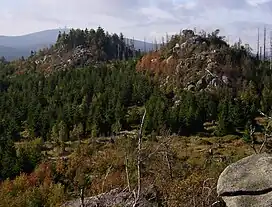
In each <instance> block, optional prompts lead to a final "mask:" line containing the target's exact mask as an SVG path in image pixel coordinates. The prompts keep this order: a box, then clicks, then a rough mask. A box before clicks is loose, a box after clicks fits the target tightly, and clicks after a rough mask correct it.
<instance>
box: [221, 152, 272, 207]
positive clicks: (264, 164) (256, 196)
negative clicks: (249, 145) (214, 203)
mask: <svg viewBox="0 0 272 207" xmlns="http://www.w3.org/2000/svg"><path fill="white" fill-rule="evenodd" d="M271 175H272V155H270V154H267V153H263V154H257V155H251V156H249V157H246V158H243V159H241V160H239V161H238V162H236V163H233V164H231V165H229V166H228V167H227V168H226V169H225V170H224V171H223V172H222V173H221V175H220V177H219V179H218V183H217V193H218V195H219V196H221V197H222V198H223V200H224V201H225V202H226V205H227V206H228V207H248V206H251V207H268V206H270V207H271V206H272V178H271Z"/></svg>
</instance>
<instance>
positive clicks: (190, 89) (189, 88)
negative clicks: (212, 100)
mask: <svg viewBox="0 0 272 207" xmlns="http://www.w3.org/2000/svg"><path fill="white" fill-rule="evenodd" d="M194 89H195V86H194V85H192V84H191V85H189V86H188V87H187V90H188V91H193V90H194Z"/></svg>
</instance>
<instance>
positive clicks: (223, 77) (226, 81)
mask: <svg viewBox="0 0 272 207" xmlns="http://www.w3.org/2000/svg"><path fill="white" fill-rule="evenodd" d="M222 81H223V83H225V84H229V82H230V81H229V79H228V77H227V76H225V75H223V76H222Z"/></svg>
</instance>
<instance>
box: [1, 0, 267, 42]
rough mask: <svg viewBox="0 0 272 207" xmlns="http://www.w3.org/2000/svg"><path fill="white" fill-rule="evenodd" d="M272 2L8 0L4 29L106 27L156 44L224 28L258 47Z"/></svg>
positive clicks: (3, 8) (3, 12)
mask: <svg viewBox="0 0 272 207" xmlns="http://www.w3.org/2000/svg"><path fill="white" fill-rule="evenodd" d="M271 11H272V1H271V0H99V1H90V0H76V1H75V0H58V1H56V0H24V1H18V0H9V1H8V2H5V3H3V4H2V5H1V8H0V27H1V28H2V33H3V34H6V35H18V34H23V33H29V32H35V31H39V30H44V29H49V28H59V27H62V28H63V27H64V26H67V27H75V28H86V27H88V28H90V27H92V28H93V27H97V26H102V27H104V28H105V30H107V31H109V32H116V33H120V32H123V33H124V34H125V35H126V36H128V37H133V36H134V37H135V38H137V39H144V38H145V37H146V38H147V39H148V40H152V39H154V38H155V37H156V38H157V39H160V38H161V37H160V35H162V34H166V32H167V33H173V32H179V31H180V29H184V28H191V29H193V28H194V27H196V28H197V30H200V29H204V30H208V32H211V31H213V30H215V29H217V28H219V29H221V31H222V35H225V36H229V37H230V40H231V41H235V40H237V39H238V38H239V37H241V38H242V40H244V42H249V43H250V44H251V45H252V47H254V45H256V39H257V37H256V31H257V27H260V28H263V26H264V25H267V27H268V30H270V29H272V27H270V24H269V21H270V19H271V18H272V12H271Z"/></svg>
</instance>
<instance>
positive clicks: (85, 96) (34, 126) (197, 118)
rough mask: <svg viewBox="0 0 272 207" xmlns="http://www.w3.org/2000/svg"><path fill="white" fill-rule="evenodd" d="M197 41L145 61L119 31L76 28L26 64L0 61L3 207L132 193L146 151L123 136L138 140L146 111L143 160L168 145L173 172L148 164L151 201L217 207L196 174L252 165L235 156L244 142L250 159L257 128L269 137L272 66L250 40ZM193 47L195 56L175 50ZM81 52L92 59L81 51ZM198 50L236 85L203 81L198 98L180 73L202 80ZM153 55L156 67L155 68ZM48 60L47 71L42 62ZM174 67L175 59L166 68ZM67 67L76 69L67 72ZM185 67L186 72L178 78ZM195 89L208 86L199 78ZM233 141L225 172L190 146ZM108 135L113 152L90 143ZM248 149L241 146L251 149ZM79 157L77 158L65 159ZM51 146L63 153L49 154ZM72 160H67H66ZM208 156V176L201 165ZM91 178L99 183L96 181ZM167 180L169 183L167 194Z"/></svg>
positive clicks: (168, 47)
mask: <svg viewBox="0 0 272 207" xmlns="http://www.w3.org/2000/svg"><path fill="white" fill-rule="evenodd" d="M188 35H189V36H188ZM190 35H192V34H191V33H190V34H188V31H187V33H186V34H185V33H184V34H180V36H179V35H176V36H173V37H172V38H171V40H170V41H169V42H168V43H165V44H163V45H161V48H160V49H158V48H157V50H156V51H154V52H150V53H148V54H145V53H143V52H141V51H136V50H135V49H134V47H133V44H132V43H131V42H129V43H128V42H127V41H124V37H123V35H122V34H121V35H117V34H113V35H110V34H108V33H107V32H105V31H104V30H103V29H102V28H98V29H97V30H93V29H91V30H87V29H86V30H71V31H70V33H68V34H65V33H64V34H61V33H60V34H59V37H58V40H57V42H56V44H55V45H53V46H52V47H51V48H47V49H44V50H42V51H38V52H35V53H34V52H33V54H31V56H30V57H29V58H28V59H21V60H17V61H12V62H7V61H5V59H4V58H2V59H1V63H0V182H1V184H0V197H1V200H2V201H3V204H0V206H7V205H9V206H33V207H34V206H59V205H61V204H63V203H64V202H65V201H67V200H71V199H72V198H79V192H80V189H82V188H83V187H82V186H84V187H86V186H87V187H86V193H85V194H86V197H87V196H93V195H97V194H99V193H102V192H106V191H110V190H112V189H113V188H115V187H119V188H125V186H126V185H127V178H126V176H125V175H126V174H128V173H127V171H129V175H130V176H129V177H130V178H129V179H128V180H130V185H131V186H136V183H137V182H136V169H135V165H134V164H135V163H134V162H136V161H135V157H133V156H135V150H136V148H137V147H136V144H137V143H136V141H135V138H133V137H131V136H130V135H125V136H123V135H122V134H123V133H122V132H133V131H134V132H135V131H137V130H138V129H139V128H140V124H141V120H142V116H143V114H144V111H145V110H146V116H145V120H144V123H143V138H144V145H146V146H145V150H146V151H145V152H143V155H142V156H144V157H148V158H150V156H149V154H152V151H153V149H157V146H160V145H165V146H164V147H165V149H164V150H165V151H166V150H167V153H168V154H166V159H167V160H168V161H167V163H168V164H162V163H163V162H162V161H160V159H162V158H160V157H159V155H155V158H150V159H149V160H148V161H146V160H145V161H144V163H143V165H144V167H143V174H142V176H143V186H148V185H149V184H150V183H152V185H153V186H154V188H155V189H156V195H155V198H156V201H154V202H156V203H157V206H179V205H178V203H180V202H182V203H184V206H192V205H191V202H192V200H193V198H192V197H190V196H193V193H192V192H195V193H196V195H194V196H195V198H198V199H199V200H197V201H194V202H198V203H199V205H198V206H209V205H210V204H211V203H212V202H214V201H215V199H216V196H214V195H213V194H212V195H213V196H214V197H212V196H211V198H209V199H206V198H205V199H206V200H205V199H204V197H203V196H204V195H203V194H201V193H200V192H196V191H195V190H194V189H198V188H199V186H202V183H203V180H205V179H206V177H205V176H203V177H201V176H200V175H199V174H198V172H203V173H204V174H206V175H207V176H208V175H209V176H214V177H215V176H216V175H217V173H218V172H219V171H220V170H221V169H223V167H224V166H225V165H227V164H228V163H231V162H232V161H234V160H235V159H238V157H239V156H244V154H240V155H239V156H238V155H237V157H235V156H234V154H233V151H235V149H236V148H235V147H237V146H236V145H238V144H240V145H242V146H243V147H244V148H245V152H244V151H243V153H245V154H246V153H248V151H247V150H248V148H246V147H247V146H248V144H247V143H248V142H249V140H250V136H249V134H250V133H249V131H250V129H251V128H252V126H254V127H257V128H260V129H259V132H260V133H262V130H263V128H262V125H260V124H259V122H258V120H257V118H258V117H261V115H260V111H261V112H263V113H264V114H267V115H269V114H270V112H271V105H272V93H271V91H272V76H271V71H270V69H269V64H270V63H269V61H266V60H261V59H260V58H259V57H258V56H256V55H254V54H252V53H251V51H250V50H249V49H248V48H245V47H244V46H243V45H242V44H241V43H237V44H235V45H233V46H230V45H228V44H227V43H226V42H224V39H223V38H222V37H221V36H219V35H218V31H216V32H215V33H212V34H208V35H202V36H201V35H197V36H196V35H192V36H190ZM192 38H194V39H197V38H199V39H198V41H205V42H206V43H207V44H206V46H205V47H204V46H203V45H204V44H201V45H202V46H201V48H199V47H198V46H196V44H198V43H194V44H193V43H190V41H188V39H189V40H191V39H192ZM184 42H187V43H186V44H187V46H186V48H187V49H186V51H187V53H186V58H185V55H184V56H182V55H181V53H177V52H176V50H174V49H172V48H173V47H174V48H175V45H177V44H180V45H181V43H184ZM189 43H190V44H191V45H188V44H189ZM79 47H80V49H81V50H82V51H83V52H81V53H79V52H78V48H79ZM180 47H181V46H180ZM190 50H192V51H193V53H194V54H202V53H201V52H206V53H209V51H214V50H217V51H218V53H219V56H220V59H217V61H216V62H217V64H218V65H217V66H216V67H217V68H216V70H214V71H212V72H211V70H212V69H207V70H208V72H211V73H216V74H217V76H218V77H219V76H222V75H224V76H227V77H228V78H229V82H231V84H225V85H224V84H223V85H220V84H218V85H217V86H215V87H214V88H213V89H209V90H206V89H205V90H199V89H197V85H200V84H195V86H196V87H195V89H194V90H190V89H188V88H190V87H187V85H186V84H187V83H185V81H184V79H183V71H182V70H184V71H185V69H182V66H181V65H182V64H185V65H186V67H187V68H186V70H188V71H190V72H191V73H193V75H192V76H190V77H192V78H195V77H196V75H195V74H198V72H199V71H198V70H196V68H201V67H202V66H203V64H201V63H198V62H197V61H193V62H192V61H191V62H190V63H188V64H191V66H188V64H186V61H189V59H188V58H190V57H192V55H190ZM196 50H197V52H196ZM192 51H191V52H192ZM68 54H69V55H68ZM212 55H213V54H212ZM212 55H211V57H210V56H209V57H210V58H211V59H212V57H213V56H212ZM45 56H46V58H45ZM49 56H50V58H51V59H50V60H48V59H49ZM58 56H61V57H62V58H61V60H60V59H59V58H57V57H58ZM169 57H171V59H170V58H169ZM155 58H158V59H159V60H158V61H157V59H156V60H155V62H156V61H157V62H156V64H154V65H152V64H151V62H154V59H155ZM196 58H197V57H196ZM216 58H217V57H216ZM40 59H43V62H42V63H41V62H39V63H37V60H40ZM45 59H46V60H45ZM151 59H152V60H151ZM166 59H167V61H166ZM169 59H170V60H169ZM200 59H201V58H200ZM168 60H169V61H170V62H171V61H172V62H171V63H170V64H168V62H169V61H168ZM67 61H68V62H69V63H70V62H73V64H70V65H69V64H67V66H66V62H67ZM144 61H145V62H144ZM148 61H149V62H148ZM163 61H166V62H167V63H166V62H163ZM146 62H148V63H150V64H151V65H150V64H146ZM181 63H182V64H181ZM64 64H65V67H64ZM192 64H196V65H193V66H192ZM56 65H57V66H56ZM177 65H179V67H180V72H179V73H178V74H175V73H174V72H173V71H175V70H176V68H177ZM48 66H50V67H48ZM62 66H63V68H62ZM149 67H150V68H149ZM188 67H189V69H188ZM45 68H46V69H45ZM184 68H185V66H184ZM207 70H206V71H207ZM203 71H204V70H203ZM187 74H188V73H187ZM165 80H167V81H165ZM195 82H198V83H199V79H197V78H196V81H195ZM206 82H208V81H207V80H206ZM201 84H202V82H201ZM188 85H189V86H190V84H188ZM191 85H192V84H191ZM207 85H208V84H207ZM191 88H192V87H191ZM208 125H211V126H212V127H211V129H210V128H208V127H207V126H208ZM230 136H232V137H235V139H234V141H233V140H231V141H229V142H227V144H226V146H228V145H229V143H230V142H232V141H233V142H235V144H236V145H233V146H228V149H230V148H231V147H233V148H231V149H232V151H231V152H230V154H231V155H230V154H228V152H229V151H228V150H226V149H225V152H226V153H225V154H224V153H222V154H223V155H224V156H225V158H226V159H225V161H224V162H223V163H222V162H220V163H219V164H218V163H217V164H216V163H215V161H214V160H211V159H210V158H209V157H208V158H207V157H205V156H207V155H206V154H199V155H198V156H200V158H199V159H198V158H197V156H195V154H193V153H194V152H193V151H192V149H191V148H190V146H192V143H191V140H192V137H198V139H197V141H198V142H204V141H205V143H206V144H205V143H204V144H203V143H202V144H197V145H198V147H199V146H202V145H205V146H209V145H212V143H213V142H212V141H210V140H216V142H219V143H221V144H222V145H224V140H226V139H229V137H230ZM102 137H103V138H108V137H111V139H112V140H113V141H112V142H113V143H114V144H112V145H111V144H110V143H106V144H101V143H100V144H97V142H95V143H94V142H93V140H97V139H99V138H102ZM120 137H121V138H120ZM160 137H165V139H167V140H168V139H169V137H170V139H171V141H170V142H171V143H172V142H173V144H169V145H167V146H166V143H165V142H164V141H160V139H162V138H160ZM215 137H216V138H215ZM119 138H120V140H119ZM209 139H210V140H209ZM185 142H186V143H185ZM237 142H239V143H238V144H237ZM75 143H77V144H75ZM86 143H87V144H86ZM161 143H163V144H161ZM184 143H185V145H183V144H184ZM194 143H195V142H194ZM74 145H75V146H74ZM240 145H239V146H238V148H243V147H241V146H240ZM52 146H53V147H52ZM70 148H73V150H72V151H73V153H67V152H68V151H69V149H70ZM48 149H51V151H52V149H57V150H58V152H60V153H59V154H58V156H56V155H55V154H56V153H55V152H54V153H55V154H54V153H53V154H54V155H52V154H50V153H51V151H50V150H48ZM190 149H191V151H190ZM188 150H189V151H188ZM185 151H186V153H185ZM155 152H157V151H156V150H155ZM99 153H100V154H99ZM101 153H102V154H101ZM103 153H104V154H103ZM145 153H146V154H145ZM148 153H149V154H148ZM181 153H185V154H182V155H181ZM190 153H191V154H190ZM66 154H69V156H70V157H69V158H68V159H67V160H66V159H62V157H67V156H66ZM152 155H153V154H152ZM50 156H51V158H52V157H53V158H54V159H53V158H52V159H49V157H50ZM194 156H195V157H194ZM233 156H234V158H233ZM169 157H170V158H169ZM201 159H204V160H203V163H205V169H204V170H203V169H202V168H201V167H200V165H201V162H200V161H199V160H201ZM123 160H127V161H128V163H127V164H124V161H123ZM207 160H208V164H207V165H208V167H207V166H206V163H207ZM197 161H199V162H200V164H199V162H197ZM83 162H85V165H84V163H83ZM86 163H88V164H86ZM158 163H159V164H158ZM178 163H179V164H178ZM160 165H162V166H163V167H162V166H161V167H159V166H160ZM201 166H202V165H201ZM215 168H217V169H218V171H216V170H214V169H215ZM109 169H110V170H109ZM108 171H109V172H108ZM168 171H169V172H168ZM169 173H170V174H169ZM87 175H88V176H89V175H91V178H90V180H91V181H90V180H88V179H87V178H86V176H87ZM154 177H156V178H154ZM164 179H165V180H168V181H167V182H168V183H167V185H166V183H164V181H163V180H164ZM86 180H88V182H87V181H86ZM101 183H102V184H101ZM101 186H102V187H101ZM186 186H187V187H188V186H194V189H191V190H190V189H188V188H186ZM177 189H179V191H177ZM203 200H205V202H206V203H203V202H204V201H203ZM200 203H201V205H200Z"/></svg>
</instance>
